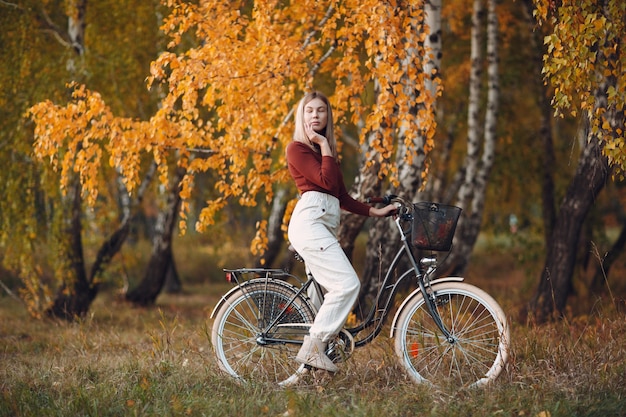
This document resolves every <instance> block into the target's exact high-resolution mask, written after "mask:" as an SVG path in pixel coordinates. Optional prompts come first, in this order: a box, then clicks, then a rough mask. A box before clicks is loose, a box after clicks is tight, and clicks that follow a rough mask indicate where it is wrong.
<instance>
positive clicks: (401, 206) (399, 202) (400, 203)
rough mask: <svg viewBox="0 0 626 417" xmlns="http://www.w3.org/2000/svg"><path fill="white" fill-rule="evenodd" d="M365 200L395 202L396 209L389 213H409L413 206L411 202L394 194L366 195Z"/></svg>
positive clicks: (379, 202)
mask: <svg viewBox="0 0 626 417" xmlns="http://www.w3.org/2000/svg"><path fill="white" fill-rule="evenodd" d="M365 201H366V202H367V203H368V204H395V205H396V207H397V208H398V209H397V210H396V211H395V212H394V213H392V214H391V215H398V214H399V215H401V216H403V215H406V214H408V213H410V212H411V211H412V208H413V203H411V202H410V201H407V200H405V199H403V198H402V197H398V196H397V195H395V194H388V195H386V196H384V197H367V198H366V199H365Z"/></svg>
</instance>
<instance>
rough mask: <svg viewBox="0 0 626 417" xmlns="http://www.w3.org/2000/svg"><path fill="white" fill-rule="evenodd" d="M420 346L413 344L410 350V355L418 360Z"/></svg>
mask: <svg viewBox="0 0 626 417" xmlns="http://www.w3.org/2000/svg"><path fill="white" fill-rule="evenodd" d="M419 350H420V349H419V345H418V344H417V342H413V343H412V344H411V348H410V349H409V355H410V356H411V357H413V358H417V355H418V354H419Z"/></svg>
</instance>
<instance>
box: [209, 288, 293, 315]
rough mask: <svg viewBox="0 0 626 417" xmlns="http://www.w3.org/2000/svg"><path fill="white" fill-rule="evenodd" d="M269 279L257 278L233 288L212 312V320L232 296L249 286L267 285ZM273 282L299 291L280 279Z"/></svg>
mask: <svg viewBox="0 0 626 417" xmlns="http://www.w3.org/2000/svg"><path fill="white" fill-rule="evenodd" d="M267 281H268V279H266V278H256V279H251V280H250V281H246V282H243V283H241V284H239V285H236V286H234V287H233V288H231V289H230V290H229V291H228V292H227V293H226V294H224V295H222V298H220V300H219V301H218V302H217V304H216V306H215V307H214V308H213V311H212V312H211V316H210V318H214V316H215V314H217V312H218V311H220V309H221V308H222V306H223V305H224V303H225V302H226V301H227V300H228V299H229V298H230V296H231V295H232V294H233V293H234V292H235V291H238V290H240V289H242V288H246V287H247V286H250V285H255V284H261V283H265V282H267ZM271 281H272V282H274V283H276V284H279V285H282V286H284V287H286V288H289V289H292V290H294V291H298V290H297V289H296V288H295V287H294V286H293V285H291V284H289V283H287V282H285V281H281V280H278V279H273V280H271Z"/></svg>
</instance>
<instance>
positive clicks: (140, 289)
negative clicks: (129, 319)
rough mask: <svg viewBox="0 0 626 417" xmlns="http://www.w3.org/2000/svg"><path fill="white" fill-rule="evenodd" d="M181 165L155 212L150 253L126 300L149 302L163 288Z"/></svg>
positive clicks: (177, 205)
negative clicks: (164, 202)
mask: <svg viewBox="0 0 626 417" xmlns="http://www.w3.org/2000/svg"><path fill="white" fill-rule="evenodd" d="M185 173H186V171H185V169H183V168H178V169H177V173H176V177H175V178H174V181H173V184H172V187H171V189H170V192H169V195H168V198H167V205H166V208H165V210H164V211H162V212H160V213H159V218H158V220H157V225H156V233H155V236H154V238H153V240H152V254H151V256H150V260H149V261H148V266H147V267H146V271H145V274H144V277H143V279H142V280H141V282H140V283H139V285H137V287H135V288H134V289H133V290H131V291H129V292H128V293H127V294H126V300H128V301H130V302H132V303H134V304H137V305H141V306H147V305H152V304H154V302H155V301H156V299H157V297H158V296H159V294H160V293H161V290H162V289H163V285H164V284H165V279H166V276H167V274H168V271H169V270H170V268H172V267H173V266H174V263H173V252H172V237H173V234H174V230H175V229H176V219H177V218H178V210H179V209H180V203H181V198H180V182H181V181H182V179H183V177H184V176H185Z"/></svg>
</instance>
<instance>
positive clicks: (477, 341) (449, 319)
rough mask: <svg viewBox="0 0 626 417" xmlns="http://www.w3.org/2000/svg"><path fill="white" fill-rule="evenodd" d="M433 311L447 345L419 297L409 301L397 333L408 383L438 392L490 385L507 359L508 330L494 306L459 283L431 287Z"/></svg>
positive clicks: (486, 297) (488, 298) (474, 289)
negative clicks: (425, 385)
mask: <svg viewBox="0 0 626 417" xmlns="http://www.w3.org/2000/svg"><path fill="white" fill-rule="evenodd" d="M433 291H434V294H435V295H436V305H437V307H436V308H437V311H438V312H439V315H440V316H441V319H442V321H443V323H444V325H445V327H446V328H447V329H448V330H449V331H450V333H451V339H450V340H446V338H445V337H444V336H443V334H442V333H441V331H440V330H439V328H438V327H437V326H436V324H435V322H434V321H433V319H432V317H431V316H430V314H429V312H428V307H427V306H426V304H425V301H424V297H423V294H421V293H419V294H418V295H417V296H416V297H414V298H413V299H412V300H410V301H409V302H408V303H407V305H406V306H405V308H404V310H403V312H402V313H401V314H400V316H399V318H398V321H397V327H396V329H395V350H396V354H397V355H398V357H399V358H400V360H401V362H402V365H403V366H404V368H405V369H406V370H407V371H408V374H409V376H410V377H411V379H413V380H414V381H416V382H418V383H430V384H433V385H436V386H440V387H442V388H452V389H455V388H460V387H476V386H482V385H485V384H488V383H489V382H491V381H493V380H494V379H495V378H497V377H498V375H499V374H500V373H501V372H502V370H503V368H504V364H505V363H506V361H507V358H508V353H509V327H508V323H507V320H506V316H505V315H504V312H503V311H502V308H501V307H500V306H499V305H498V303H497V302H496V301H495V300H494V299H493V298H492V297H491V296H489V295H488V294H487V293H486V292H484V291H483V290H481V289H479V288H477V287H474V286H473V285H470V284H465V283H462V282H444V283H440V284H436V285H434V286H433Z"/></svg>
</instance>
